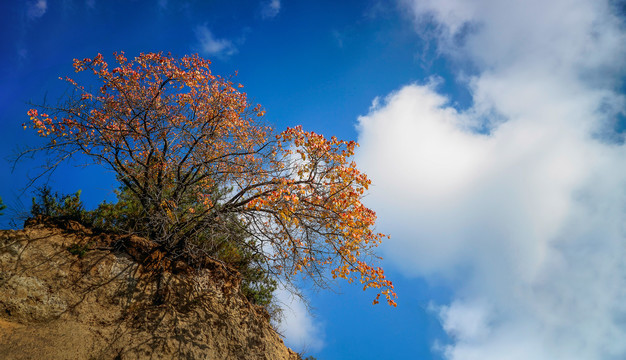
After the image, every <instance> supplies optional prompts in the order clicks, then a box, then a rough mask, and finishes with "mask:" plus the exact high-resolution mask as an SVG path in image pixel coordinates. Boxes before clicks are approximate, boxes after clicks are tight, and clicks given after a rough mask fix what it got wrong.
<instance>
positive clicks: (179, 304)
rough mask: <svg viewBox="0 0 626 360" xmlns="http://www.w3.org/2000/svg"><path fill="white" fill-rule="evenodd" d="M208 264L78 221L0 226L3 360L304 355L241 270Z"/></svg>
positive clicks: (0, 350)
mask: <svg viewBox="0 0 626 360" xmlns="http://www.w3.org/2000/svg"><path fill="white" fill-rule="evenodd" d="M206 265H207V266H203V269H202V270H191V269H189V268H188V267H186V266H185V265H184V264H178V263H172V262H171V261H169V260H166V259H165V260H164V259H163V257H162V256H161V254H160V253H159V252H158V250H156V249H154V247H153V246H152V243H151V242H149V241H146V240H145V239H141V238H136V237H114V236H111V235H106V234H93V233H92V232H91V231H90V230H89V229H85V228H83V227H82V226H80V225H78V224H76V223H71V222H68V223H66V224H62V226H59V224H55V225H53V224H50V223H42V222H39V223H37V222H31V223H30V224H28V226H26V227H25V229H24V230H17V231H16V230H6V231H0V359H285V360H295V359H297V358H298V356H297V355H296V354H295V353H294V352H293V351H291V350H290V349H288V348H287V347H286V346H285V345H284V344H283V341H282V340H281V339H280V337H279V335H278V334H277V333H276V332H275V331H274V330H273V328H272V327H271V325H270V324H269V319H268V316H267V313H266V312H265V311H264V310H263V309H261V308H258V307H256V306H254V305H251V304H250V303H249V302H248V301H247V300H246V299H245V298H244V297H242V296H241V295H240V294H239V292H238V284H239V278H238V275H237V274H236V273H235V272H233V271H232V270H230V269H229V268H227V267H225V266H224V265H222V264H220V263H208V264H206ZM155 267H160V268H159V269H160V270H158V271H155ZM161 270H162V271H161Z"/></svg>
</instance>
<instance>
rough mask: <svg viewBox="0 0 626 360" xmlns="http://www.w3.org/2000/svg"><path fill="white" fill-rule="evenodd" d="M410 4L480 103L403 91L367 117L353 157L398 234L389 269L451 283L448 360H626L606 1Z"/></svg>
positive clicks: (618, 40) (426, 87)
mask: <svg viewBox="0 0 626 360" xmlns="http://www.w3.org/2000/svg"><path fill="white" fill-rule="evenodd" d="M404 3H405V6H406V8H407V9H408V10H409V11H410V12H411V13H412V14H413V15H414V19H415V24H416V27H417V29H418V31H419V32H420V33H421V34H422V35H424V36H426V37H429V38H430V39H431V40H432V41H434V42H436V44H437V46H438V48H439V51H440V54H442V55H444V56H448V57H450V58H452V59H454V61H457V62H458V63H459V64H461V63H468V64H471V65H472V66H471V68H473V69H476V72H475V73H474V74H472V75H471V76H467V74H461V73H459V74H458V75H459V79H465V80H464V81H466V85H467V86H468V89H469V90H470V92H471V94H472V97H473V105H472V107H471V108H469V109H467V110H458V109H455V108H454V107H453V106H451V104H450V103H451V101H450V99H449V98H448V97H447V96H445V95H442V94H441V93H440V92H439V91H438V82H439V81H440V80H431V81H430V82H427V83H424V84H411V85H408V86H405V87H403V88H402V89H399V90H398V91H396V92H394V93H392V94H390V95H388V96H387V97H385V98H384V99H382V100H379V101H378V103H377V104H375V106H373V108H372V109H371V110H370V112H369V113H368V114H367V115H366V116H363V117H361V118H360V119H359V142H360V143H361V148H360V150H359V153H358V159H357V160H358V162H359V164H360V166H361V167H363V169H364V170H365V172H367V173H368V174H369V175H370V176H371V177H372V179H373V182H374V185H375V186H374V187H373V190H372V193H371V194H370V196H369V197H368V201H369V205H371V206H372V207H373V208H375V209H376V210H377V211H378V214H379V218H380V226H381V230H383V231H387V232H390V233H391V235H392V236H393V238H394V240H393V241H390V242H388V243H387V244H386V245H385V246H384V247H383V252H384V255H385V259H386V260H387V261H389V263H390V264H391V263H393V264H395V265H397V266H398V267H399V268H400V269H401V270H402V271H404V273H405V274H407V275H414V276H422V277H427V278H430V279H432V280H433V281H435V279H441V278H447V279H448V281H449V283H450V284H454V287H455V295H454V298H453V300H452V301H451V303H449V304H440V306H439V307H436V309H437V310H436V313H437V316H439V317H440V319H441V321H442V325H443V328H444V330H445V331H446V332H447V333H448V334H449V335H450V339H451V341H450V343H449V344H443V345H441V347H440V349H441V351H442V353H443V354H444V356H445V358H447V359H450V360H467V359H469V360H472V359H481V360H490V359H494V360H495V359H512V360H515V359H520V360H521V359H537V360H548V359H622V358H624V357H625V356H626V343H625V342H624V341H623V339H625V338H626V324H625V323H624V322H623V319H624V316H626V291H625V290H624V289H626V258H625V257H624V256H623V254H624V246H625V245H624V244H626V231H625V230H624V226H623V224H624V219H625V218H626V146H624V145H622V144H621V142H619V141H617V142H616V141H615V140H616V139H618V140H619V139H621V137H622V135H621V134H618V133H615V131H614V128H613V125H614V123H615V121H616V118H617V116H618V115H619V114H620V113H621V114H622V115H623V114H625V113H626V98H625V97H624V95H623V94H622V93H620V91H619V90H618V89H619V88H620V86H621V84H620V82H619V81H620V80H619V79H623V77H624V76H625V75H626V69H625V68H624V66H623V64H624V62H623V59H624V58H626V47H625V46H624V44H626V33H625V32H624V27H623V26H622V23H621V20H620V19H618V18H617V17H616V15H614V14H613V13H612V8H611V6H610V3H609V1H599V0H579V1H575V2H572V1H569V0H554V1H549V2H545V1H540V0H528V1H488V0H475V1H460V0H436V1H435V0H421V1H417V0H416V1H405V2H404ZM433 29H435V30H433ZM476 129H481V130H480V132H478V131H477V130H476ZM392 160H393V161H392Z"/></svg>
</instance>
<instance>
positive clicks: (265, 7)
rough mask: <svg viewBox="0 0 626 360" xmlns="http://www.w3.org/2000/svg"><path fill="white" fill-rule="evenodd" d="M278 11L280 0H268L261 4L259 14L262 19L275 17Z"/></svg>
mask: <svg viewBox="0 0 626 360" xmlns="http://www.w3.org/2000/svg"><path fill="white" fill-rule="evenodd" d="M279 12H280V0H269V1H265V2H263V4H262V8H261V16H262V17H263V18H264V19H271V18H274V17H276V15H278V13H279Z"/></svg>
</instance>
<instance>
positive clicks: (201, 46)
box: [195, 25, 237, 58]
mask: <svg viewBox="0 0 626 360" xmlns="http://www.w3.org/2000/svg"><path fill="white" fill-rule="evenodd" d="M195 33H196V38H197V40H198V50H199V51H200V52H201V53H202V54H203V55H206V56H217V57H222V58H225V57H229V56H231V55H234V54H236V53H237V48H236V47H235V45H234V44H233V43H232V41H230V40H227V39H219V38H217V37H215V35H214V34H213V32H211V30H210V29H209V28H208V27H207V25H200V26H198V27H196V30H195Z"/></svg>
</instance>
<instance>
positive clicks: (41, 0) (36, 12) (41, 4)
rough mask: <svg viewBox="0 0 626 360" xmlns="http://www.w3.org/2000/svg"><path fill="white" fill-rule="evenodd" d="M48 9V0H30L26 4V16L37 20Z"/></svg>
mask: <svg viewBox="0 0 626 360" xmlns="http://www.w3.org/2000/svg"><path fill="white" fill-rule="evenodd" d="M47 10H48V3H47V2H46V0H34V1H29V2H28V3H27V5H26V16H27V17H28V19H29V20H35V19H38V18H40V17H42V16H43V15H44V14H45V13H46V11H47Z"/></svg>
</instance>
